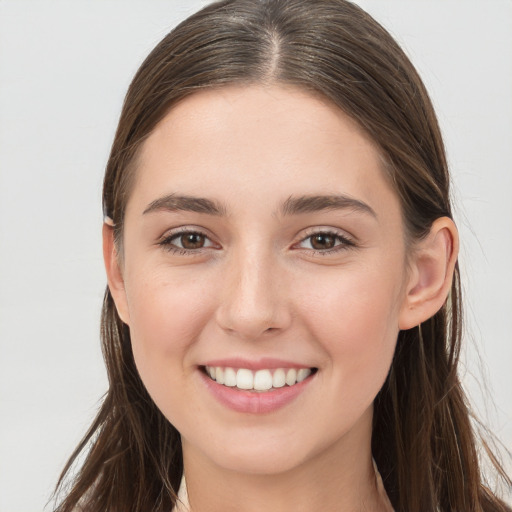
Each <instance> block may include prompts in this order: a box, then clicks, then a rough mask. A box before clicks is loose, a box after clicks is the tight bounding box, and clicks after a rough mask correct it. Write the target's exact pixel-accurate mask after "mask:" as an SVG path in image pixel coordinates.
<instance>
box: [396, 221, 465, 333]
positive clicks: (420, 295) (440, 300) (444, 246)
mask: <svg viewBox="0 0 512 512" xmlns="http://www.w3.org/2000/svg"><path fill="white" fill-rule="evenodd" d="M458 253H459V236H458V233H457V228H456V227H455V223H454V222H453V221H452V220H451V219H450V218H448V217H441V218H439V219H437V220H436V221H435V222H434V223H433V224H432V227H431V229H430V232H429V234H428V235H427V236H426V237H425V238H424V239H422V240H420V242H418V244H417V245H416V247H415V248H414V249H413V254H412V256H411V261H410V276H409V281H408V283H407V289H406V296H405V298H404V302H403V304H402V309H401V311H400V318H399V328H400V329H401V330H405V329H411V328H412V327H415V326H417V325H419V324H420V323H422V322H424V321H426V320H428V319H429V318H431V317H432V316H434V315H435V314H436V313H437V312H438V311H439V310H440V309H441V307H442V306H443V304H444V303H445V301H446V298H447V297H448V294H449V292H450V289H451V285H452V280H453V272H454V269H455V263H456V262H457V256H458Z"/></svg>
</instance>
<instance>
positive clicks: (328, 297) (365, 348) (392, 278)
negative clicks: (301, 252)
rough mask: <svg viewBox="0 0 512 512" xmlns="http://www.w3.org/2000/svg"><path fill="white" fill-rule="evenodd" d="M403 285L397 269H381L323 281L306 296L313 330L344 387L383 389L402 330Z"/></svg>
mask: <svg viewBox="0 0 512 512" xmlns="http://www.w3.org/2000/svg"><path fill="white" fill-rule="evenodd" d="M386 270H387V271H386ZM397 283H398V284H397ZM400 283H401V275H400V274H399V273H398V272H396V271H395V272H394V271H393V267H392V266H391V267H388V268H387V269H385V268H383V267H380V268H379V266H377V267H370V268H368V269H360V270H357V271H356V270H354V271H347V272H340V273H338V274H337V275H336V276H335V277H334V278H330V279H317V280H316V281H315V282H314V283H313V282H311V283H310V286H309V287H308V288H309V290H310V291H309V293H307V294H306V293H305V290H304V291H303V292H302V296H303V297H304V303H303V304H302V310H303V311H305V312H307V313H305V320H306V322H307V325H308V330H309V331H310V332H312V333H313V334H314V338H315V339H316V340H317V343H319V344H320V345H321V346H322V348H323V350H324V352H325V354H326V356H327V359H328V363H327V364H328V365H330V366H331V371H332V372H333V374H334V375H335V380H336V382H337V383H338V384H339V381H340V380H342V381H343V387H344V389H349V388H350V389H354V388H357V387H362V388H365V387H366V388H367V389H368V390H370V388H374V387H375V386H376V385H378V387H379V388H380V386H381V385H382V383H383V381H384V379H385V377H386V375H387V372H388V370H389V366H390V364H391V360H392V357H393V353H394V349H395V345H396V340H397V336H398V332H399V329H398V313H399V310H400V308H399V304H400V286H399V285H400ZM311 290H314V293H312V292H311ZM362 388H361V389H362ZM372 392H373V391H372Z"/></svg>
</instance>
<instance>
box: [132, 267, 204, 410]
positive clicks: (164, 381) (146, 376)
mask: <svg viewBox="0 0 512 512" xmlns="http://www.w3.org/2000/svg"><path fill="white" fill-rule="evenodd" d="M128 302H129V304H128V306H129V311H130V335H131V340H132V349H133V354H134V358H135V363H136V365H137V369H138V371H139V373H140V376H141V378H142V380H143V382H144V384H145V386H146V387H147V389H148V391H149V392H150V394H151V395H152V396H153V398H154V400H155V401H156V402H157V403H158V402H159V396H160V395H162V396H164V395H167V394H168V392H169V385H171V386H172V383H173V382H178V380H179V379H180V378H182V377H183V375H184V373H187V372H191V371H192V367H191V365H190V364H189V355H190V348H191V346H193V345H194V343H195V341H196V340H197V339H198V337H199V335H200V333H201V331H202V329H203V327H204V324H205V322H206V321H207V319H208V317H209V311H210V310H211V299H210V298H209V295H208V293H207V292H206V290H205V289H204V285H203V283H202V282H201V281H199V280H193V279H190V277H189V276H187V278H186V279H185V278H180V275H179V273H178V274H176V273H175V274H174V275H173V276H172V279H171V278H170V277H169V272H168V271H167V272H152V273H148V274H146V275H144V274H142V273H139V274H138V276H137V278H136V279H134V280H132V282H131V286H130V288H129V301H128ZM168 398H171V397H170V396H169V397H168Z"/></svg>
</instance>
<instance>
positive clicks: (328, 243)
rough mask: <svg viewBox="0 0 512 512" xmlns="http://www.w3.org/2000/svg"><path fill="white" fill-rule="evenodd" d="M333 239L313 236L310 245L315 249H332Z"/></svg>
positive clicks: (327, 236)
mask: <svg viewBox="0 0 512 512" xmlns="http://www.w3.org/2000/svg"><path fill="white" fill-rule="evenodd" d="M334 242H335V240H334V237H333V236H332V235H315V236H313V239H312V241H311V245H312V246H313V247H314V248H315V249H332V248H333V247H334Z"/></svg>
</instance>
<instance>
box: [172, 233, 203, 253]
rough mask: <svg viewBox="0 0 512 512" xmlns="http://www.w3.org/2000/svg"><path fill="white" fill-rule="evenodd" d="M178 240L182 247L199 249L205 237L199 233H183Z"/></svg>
mask: <svg viewBox="0 0 512 512" xmlns="http://www.w3.org/2000/svg"><path fill="white" fill-rule="evenodd" d="M179 241H180V245H181V247H183V249H201V248H202V247H204V245H205V241H206V237H205V236H204V235H202V234H201V233H184V234H182V235H181V236H180V238H179Z"/></svg>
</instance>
